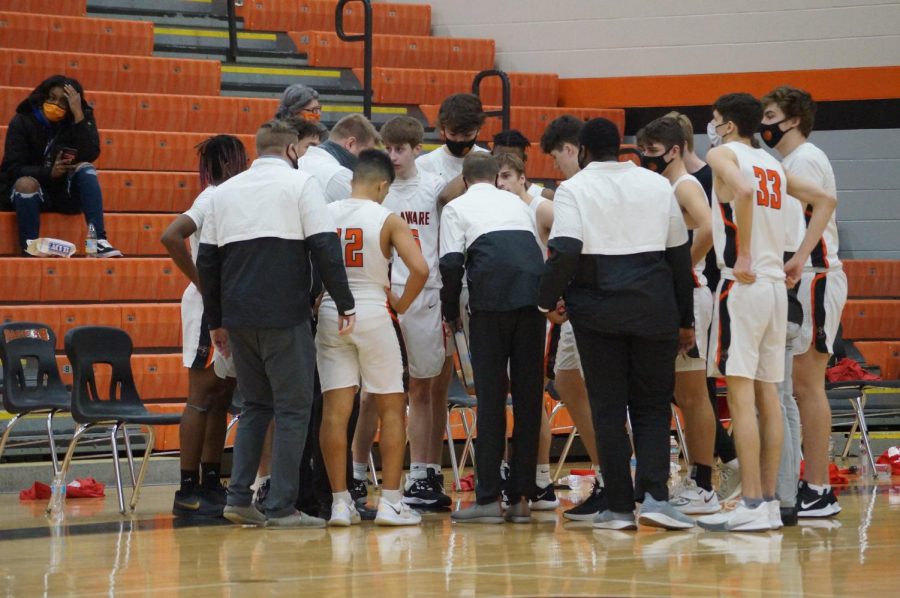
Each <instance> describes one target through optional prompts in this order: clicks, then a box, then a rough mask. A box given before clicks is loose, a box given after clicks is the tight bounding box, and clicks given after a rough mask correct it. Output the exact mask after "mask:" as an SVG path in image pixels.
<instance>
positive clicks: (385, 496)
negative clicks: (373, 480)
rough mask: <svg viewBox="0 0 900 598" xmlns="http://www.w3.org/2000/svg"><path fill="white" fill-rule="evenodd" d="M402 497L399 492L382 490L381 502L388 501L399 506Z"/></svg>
mask: <svg viewBox="0 0 900 598" xmlns="http://www.w3.org/2000/svg"><path fill="white" fill-rule="evenodd" d="M402 497H403V495H402V494H401V493H400V491H399V490H384V489H382V490H381V500H386V501H388V502H389V503H390V504H392V505H399V504H400V500H401V499H402Z"/></svg>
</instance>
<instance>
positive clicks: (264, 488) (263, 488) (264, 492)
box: [253, 478, 272, 511]
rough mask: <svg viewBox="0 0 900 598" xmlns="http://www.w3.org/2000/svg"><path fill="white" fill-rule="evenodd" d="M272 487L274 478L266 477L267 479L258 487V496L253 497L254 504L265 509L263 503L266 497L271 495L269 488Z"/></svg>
mask: <svg viewBox="0 0 900 598" xmlns="http://www.w3.org/2000/svg"><path fill="white" fill-rule="evenodd" d="M271 489H272V478H266V481H265V482H263V483H262V484H260V485H259V488H257V489H256V497H255V498H254V499H253V505H254V506H255V507H256V508H257V509H259V510H260V511H265V508H264V507H263V504H265V502H266V497H267V496H269V490H271Z"/></svg>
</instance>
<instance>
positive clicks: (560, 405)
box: [547, 401, 565, 430]
mask: <svg viewBox="0 0 900 598" xmlns="http://www.w3.org/2000/svg"><path fill="white" fill-rule="evenodd" d="M563 407H565V405H563V403H562V401H558V402H557V403H556V405H554V406H553V409H551V410H550V415H549V416H548V417H547V421H548V422H549V424H550V429H551V430H552V429H553V420H554V419H556V414H557V413H559V412H560V410H561V409H562V408H563Z"/></svg>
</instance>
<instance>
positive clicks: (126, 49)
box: [47, 19, 153, 56]
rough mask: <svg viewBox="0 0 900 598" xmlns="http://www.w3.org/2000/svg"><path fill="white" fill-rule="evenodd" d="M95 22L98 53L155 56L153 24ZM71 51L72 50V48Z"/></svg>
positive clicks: (111, 21)
mask: <svg viewBox="0 0 900 598" xmlns="http://www.w3.org/2000/svg"><path fill="white" fill-rule="evenodd" d="M93 20H94V21H95V22H97V27H98V35H97V51H98V52H99V53H101V54H126V55H134V56H150V55H151V54H153V23H152V22H150V21H123V20H121V19H93ZM51 37H52V36H51ZM47 49H48V50H50V49H52V48H47ZM69 49H70V50H71V48H69Z"/></svg>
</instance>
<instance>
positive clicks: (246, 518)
mask: <svg viewBox="0 0 900 598" xmlns="http://www.w3.org/2000/svg"><path fill="white" fill-rule="evenodd" d="M295 143H297V132H296V130H294V129H293V128H292V127H291V125H290V124H289V123H286V122H284V121H279V120H274V121H270V122H268V123H266V124H264V125H263V126H262V127H261V128H260V129H259V131H258V132H257V134H256V149H257V153H258V155H259V158H257V159H256V160H254V162H253V164H252V165H251V166H250V168H249V169H248V170H247V171H245V172H243V173H241V174H240V175H238V176H235V177H233V178H231V179H229V180H228V181H227V182H226V183H223V184H222V185H220V186H219V187H218V188H216V190H215V192H214V194H213V197H212V201H211V204H212V208H211V211H210V215H209V217H208V218H209V220H210V223H209V225H208V226H204V228H203V238H202V239H201V243H200V252H199V256H198V258H197V268H198V270H199V273H200V283H201V287H202V293H203V307H204V310H205V313H206V315H207V317H208V320H209V327H210V330H211V336H212V339H213V342H214V343H215V345H216V348H217V349H220V350H223V353H225V354H226V355H227V354H228V350H229V348H230V350H231V351H232V352H233V353H234V364H235V369H236V371H237V378H238V384H239V386H240V389H241V393H242V394H243V396H244V398H245V403H244V409H243V411H242V413H241V425H240V426H239V427H238V433H237V439H236V441H235V451H234V466H233V469H232V477H231V484H230V485H229V488H228V506H227V507H226V508H225V517H226V518H227V519H229V520H230V521H233V522H235V523H249V524H256V525H268V526H272V527H323V526H324V525H325V522H324V521H323V520H321V519H318V518H315V517H309V516H307V515H305V514H302V513H300V512H298V511H296V510H295V508H294V501H295V500H296V498H297V492H298V487H299V471H300V457H301V451H302V450H303V446H304V445H305V442H306V434H307V429H308V425H309V417H310V407H311V405H312V398H313V375H314V368H315V348H314V345H313V338H312V332H311V328H310V317H311V311H310V306H309V290H310V287H311V273H310V257H312V259H313V260H315V266H316V268H317V270H318V272H319V273H320V275H321V277H322V281H323V283H324V285H325V288H327V289H328V292H329V294H330V295H331V296H332V297H333V298H334V301H335V303H336V305H337V308H338V312H339V314H340V316H339V318H338V321H337V322H320V323H319V326H338V327H339V328H340V329H342V331H344V332H345V333H346V332H350V331H351V330H352V328H353V323H354V321H355V318H354V316H353V314H354V302H353V296H352V294H351V293H350V288H349V286H348V284H347V274H346V272H345V270H344V266H343V261H342V259H341V247H340V243H339V241H338V238H337V235H336V233H335V226H334V222H333V221H332V219H331V217H330V215H329V212H328V210H327V209H326V207H325V200H324V197H323V193H322V189H321V187H320V186H319V185H318V184H317V183H316V182H315V181H314V180H313V179H312V178H311V177H310V176H309V175H307V174H303V173H300V172H297V171H296V170H295V168H296V162H297V156H296V154H294V144H295ZM273 415H274V417H275V436H274V443H273V450H272V486H271V490H270V491H269V494H268V496H267V498H266V500H265V504H264V507H265V511H266V513H265V515H263V514H262V513H260V512H259V511H258V510H257V509H256V508H254V507H253V506H252V505H251V497H252V492H251V490H250V484H252V483H253V481H254V479H255V476H256V470H257V467H258V465H259V459H260V453H261V450H262V446H263V440H264V438H265V434H266V429H267V428H268V426H269V422H270V421H271V419H272V417H273Z"/></svg>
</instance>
